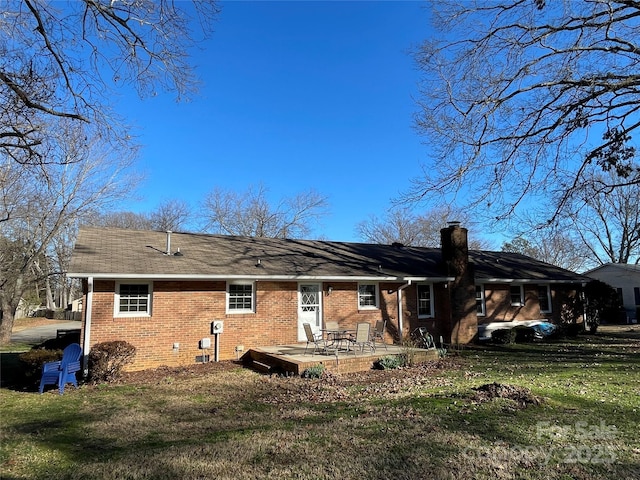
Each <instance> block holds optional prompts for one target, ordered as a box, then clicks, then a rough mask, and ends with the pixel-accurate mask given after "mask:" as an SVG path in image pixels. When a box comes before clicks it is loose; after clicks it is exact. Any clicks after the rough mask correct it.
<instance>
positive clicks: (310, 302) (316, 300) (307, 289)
mask: <svg viewBox="0 0 640 480" xmlns="http://www.w3.org/2000/svg"><path fill="white" fill-rule="evenodd" d="M321 292H322V289H321V288H320V284H319V283H300V284H298V341H300V342H304V341H306V340H307V336H306V335H305V333H304V327H303V324H305V323H308V324H309V325H311V329H312V330H313V333H320V330H321V329H322V305H321V300H322V295H321Z"/></svg>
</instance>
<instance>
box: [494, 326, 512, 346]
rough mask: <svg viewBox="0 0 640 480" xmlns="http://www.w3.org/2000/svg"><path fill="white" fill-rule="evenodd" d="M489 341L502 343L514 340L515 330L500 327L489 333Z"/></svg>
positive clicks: (509, 342)
mask: <svg viewBox="0 0 640 480" xmlns="http://www.w3.org/2000/svg"><path fill="white" fill-rule="evenodd" d="M491 341H492V342H493V343H500V344H502V345H506V344H511V343H515V342H516V332H515V331H514V330H513V329H511V328H500V329H498V330H494V331H493V332H492V333H491Z"/></svg>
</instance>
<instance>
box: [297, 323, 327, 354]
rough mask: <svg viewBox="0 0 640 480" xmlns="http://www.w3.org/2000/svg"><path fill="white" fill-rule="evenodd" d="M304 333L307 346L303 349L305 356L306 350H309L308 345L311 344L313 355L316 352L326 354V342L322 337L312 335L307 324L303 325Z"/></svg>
mask: <svg viewBox="0 0 640 480" xmlns="http://www.w3.org/2000/svg"><path fill="white" fill-rule="evenodd" d="M302 326H303V327H304V333H305V335H306V336H307V345H306V347H304V355H306V354H307V349H308V348H309V344H311V343H313V354H312V355H315V354H316V352H320V353H326V352H328V346H327V342H326V340H325V339H324V338H323V337H322V335H318V334H315V333H313V330H311V325H310V324H309V323H303V324H302Z"/></svg>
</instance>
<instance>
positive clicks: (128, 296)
mask: <svg viewBox="0 0 640 480" xmlns="http://www.w3.org/2000/svg"><path fill="white" fill-rule="evenodd" d="M151 294H152V284H151V283H119V282H118V283H116V292H115V301H114V312H113V315H114V316H115V317H149V316H151Z"/></svg>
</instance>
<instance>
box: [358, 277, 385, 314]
mask: <svg viewBox="0 0 640 480" xmlns="http://www.w3.org/2000/svg"><path fill="white" fill-rule="evenodd" d="M365 285H372V286H373V288H374V292H375V293H374V294H375V305H362V302H361V300H362V299H364V298H369V297H368V296H367V297H365V296H363V295H361V294H360V287H363V286H365ZM379 308H380V289H379V288H378V283H377V282H358V310H378V309H379Z"/></svg>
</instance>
